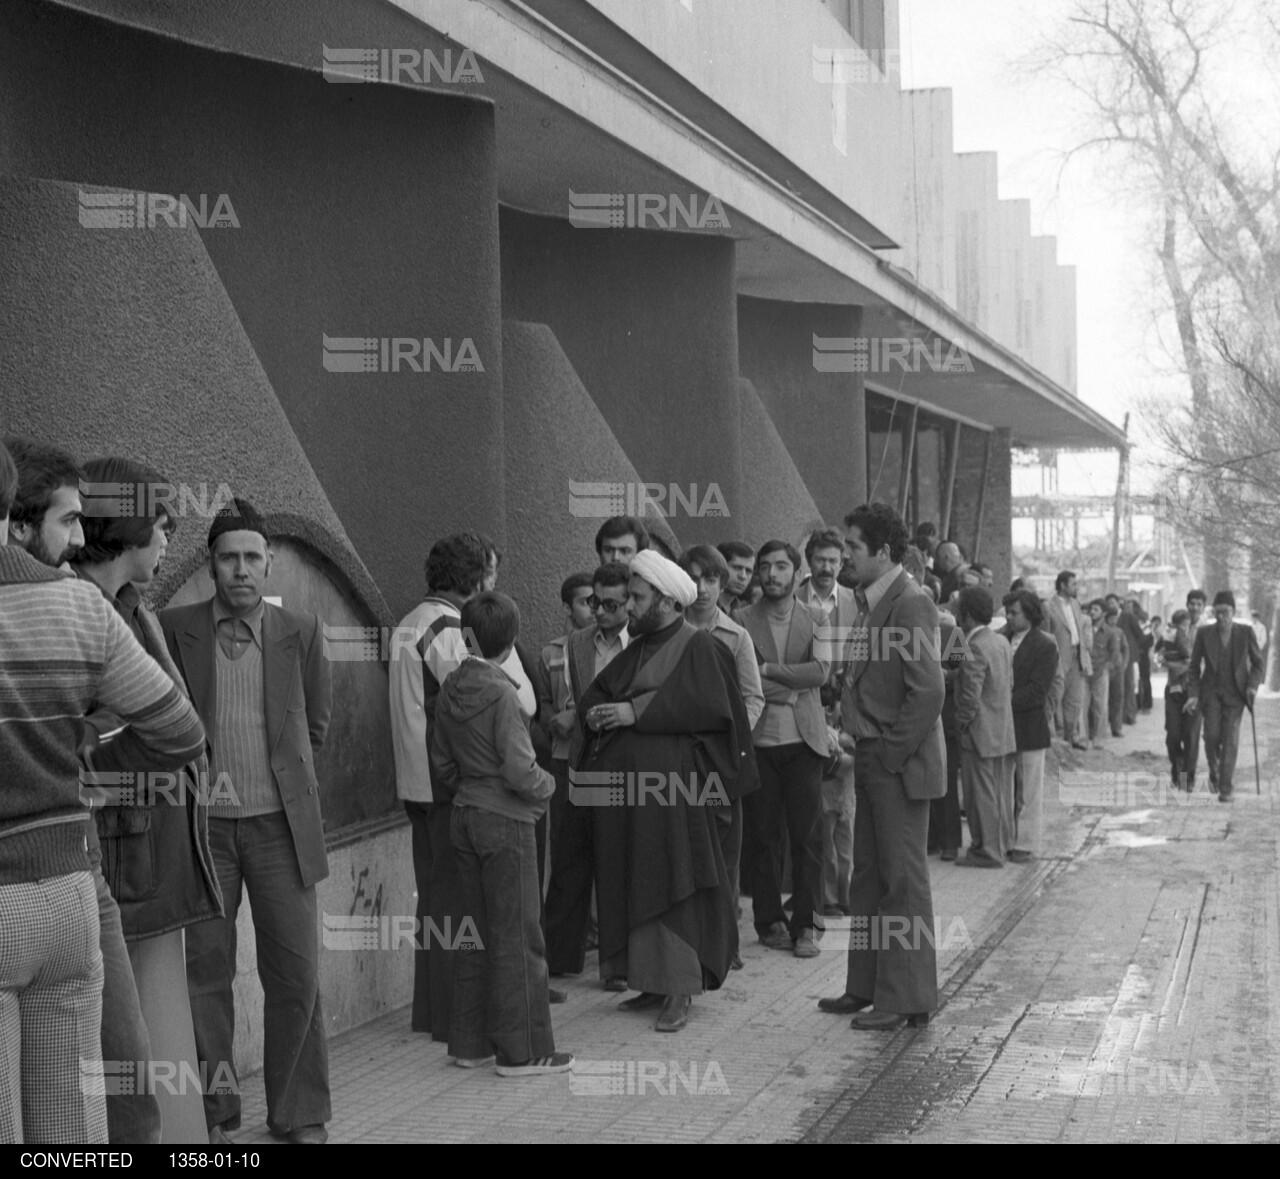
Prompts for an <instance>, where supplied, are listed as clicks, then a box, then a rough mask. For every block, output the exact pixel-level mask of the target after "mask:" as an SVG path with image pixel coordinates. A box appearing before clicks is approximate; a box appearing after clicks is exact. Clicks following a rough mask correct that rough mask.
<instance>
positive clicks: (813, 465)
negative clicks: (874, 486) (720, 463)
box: [738, 297, 867, 523]
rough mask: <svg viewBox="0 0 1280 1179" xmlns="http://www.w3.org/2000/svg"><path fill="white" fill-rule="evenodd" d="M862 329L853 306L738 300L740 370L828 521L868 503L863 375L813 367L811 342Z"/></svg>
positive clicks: (833, 520)
mask: <svg viewBox="0 0 1280 1179" xmlns="http://www.w3.org/2000/svg"><path fill="white" fill-rule="evenodd" d="M861 323H862V309H861V308H860V307H856V306H851V307H837V306H833V305H831V304H828V303H781V302H776V301H774V300H771V299H750V298H746V297H743V298H740V299H739V300H738V364H739V368H740V370H741V372H742V375H743V376H744V377H746V378H747V379H748V380H750V381H751V383H752V385H753V386H754V387H755V391H756V393H757V394H758V395H759V397H760V400H761V402H763V404H764V407H765V409H766V410H768V412H769V415H770V417H772V419H773V423H774V425H775V426H776V427H777V430H778V434H779V435H780V436H781V438H782V441H783V443H784V445H785V446H786V448H787V450H788V451H789V452H790V455H791V459H792V461H793V462H794V464H795V466H796V468H797V469H798V470H799V471H800V474H801V475H802V477H803V478H804V482H805V486H806V487H808V489H809V492H810V494H811V495H812V496H813V499H814V501H815V502H816V503H817V504H818V507H819V509H820V511H821V513H822V514H823V515H824V516H825V517H826V518H827V519H828V520H829V521H831V522H833V523H834V522H836V521H839V520H840V519H842V518H843V517H844V515H845V513H846V512H848V511H849V510H850V509H851V508H854V507H857V505H858V504H860V503H862V502H863V500H864V499H865V498H866V485H867V443H866V408H865V402H864V400H863V385H862V376H861V375H860V374H858V373H824V372H818V371H817V369H816V368H814V364H813V337H814V336H822V337H839V338H847V337H851V336H857V335H858V334H859V332H860V331H861ZM745 469H746V471H747V474H748V476H750V475H751V473H752V468H751V467H750V466H749V465H746V467H745Z"/></svg>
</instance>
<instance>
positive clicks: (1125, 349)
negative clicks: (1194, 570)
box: [900, 0, 1184, 494]
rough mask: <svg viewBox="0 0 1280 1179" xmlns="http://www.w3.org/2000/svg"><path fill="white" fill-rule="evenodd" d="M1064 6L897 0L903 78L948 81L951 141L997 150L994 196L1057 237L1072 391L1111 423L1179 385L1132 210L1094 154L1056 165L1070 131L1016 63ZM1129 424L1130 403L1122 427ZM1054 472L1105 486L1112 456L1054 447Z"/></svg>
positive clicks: (1019, 0)
mask: <svg viewBox="0 0 1280 1179" xmlns="http://www.w3.org/2000/svg"><path fill="white" fill-rule="evenodd" d="M1068 7H1069V3H1068V2H1067V0H901V7H900V15H901V55H902V61H901V68H902V84H903V87H904V88H924V87H933V86H945V87H949V88H951V90H952V91H953V111H954V118H955V127H954V136H955V147H956V150H957V151H996V152H998V153H999V175H1000V196H1001V197H1002V198H1015V197H1025V198H1029V199H1030V201H1031V229H1032V232H1033V233H1046V234H1053V235H1055V236H1056V237H1057V239H1058V261H1059V262H1061V263H1067V264H1072V265H1074V266H1075V267H1076V303H1077V322H1078V329H1077V330H1078V335H1077V371H1078V373H1079V385H1078V389H1079V394H1080V398H1081V400H1082V401H1085V402H1086V403H1088V404H1089V405H1090V406H1092V407H1093V408H1095V409H1097V410H1099V411H1101V412H1102V413H1103V414H1105V415H1106V416H1107V417H1109V418H1110V419H1111V420H1113V421H1114V422H1116V423H1117V424H1119V423H1120V422H1121V421H1123V418H1124V411H1125V410H1126V409H1129V410H1134V411H1136V409H1137V407H1138V404H1139V402H1140V401H1141V400H1142V399H1143V398H1146V397H1152V396H1157V397H1159V396H1163V397H1174V396H1179V395H1180V394H1181V390H1182V388H1183V387H1184V386H1183V385H1182V384H1181V381H1180V378H1178V377H1176V376H1174V375H1171V373H1170V372H1169V361H1168V359H1167V358H1166V357H1164V356H1163V354H1162V350H1161V346H1160V340H1159V336H1158V333H1157V332H1156V330H1155V327H1154V324H1153V321H1152V313H1151V292H1152V285H1151V284H1152V283H1153V282H1157V281H1158V278H1157V276H1156V275H1155V273H1154V271H1153V269H1152V266H1151V262H1150V257H1149V253H1148V251H1147V248H1146V247H1147V241H1146V230H1145V227H1144V224H1143V221H1142V218H1141V215H1140V214H1138V213H1137V212H1136V211H1135V210H1132V209H1128V208H1126V207H1125V206H1124V205H1123V204H1122V203H1121V202H1119V201H1117V200H1116V199H1115V197H1114V196H1113V195H1112V193H1111V192H1110V191H1109V190H1108V186H1107V185H1106V184H1105V183H1104V180H1105V177H1102V176H1101V175H1099V174H1097V170H1098V169H1100V168H1102V167H1104V166H1105V165H1104V164H1103V163H1101V162H1100V161H1096V160H1094V159H1085V158H1081V157H1077V158H1076V160H1074V161H1073V162H1072V163H1071V165H1070V166H1069V167H1068V168H1067V169H1066V171H1065V172H1064V171H1063V170H1062V167H1061V163H1062V156H1063V153H1064V152H1065V151H1066V150H1067V149H1068V148H1070V147H1071V146H1072V145H1073V143H1074V136H1075V133H1076V132H1075V128H1073V126H1072V125H1071V123H1070V122H1069V120H1068V118H1067V117H1066V115H1065V112H1064V104H1063V102H1062V100H1061V97H1060V93H1059V92H1058V91H1057V90H1056V89H1054V88H1053V87H1052V86H1051V85H1050V84H1048V83H1047V82H1046V81H1045V80H1044V79H1036V78H1033V79H1031V80H1030V81H1027V80H1024V79H1023V78H1022V76H1021V73H1020V71H1018V70H1017V69H1016V68H1015V66H1016V63H1017V62H1018V61H1019V60H1020V59H1021V58H1022V57H1023V56H1024V55H1025V54H1026V53H1027V51H1028V50H1029V49H1030V48H1031V47H1032V46H1033V45H1034V44H1035V43H1036V40H1037V37H1038V35H1039V33H1040V31H1041V30H1042V29H1044V28H1045V26H1046V25H1049V26H1051V25H1052V24H1053V23H1054V22H1055V21H1060V20H1061V19H1062V17H1063V14H1064V13H1065V11H1066V10H1067V9H1068ZM1162 369H1163V370H1164V371H1161V370H1162ZM1138 426H1139V423H1138V421H1137V414H1136V412H1135V413H1134V422H1133V423H1132V424H1131V427H1130V429H1131V434H1137V433H1138ZM1029 474H1030V473H1029V472H1027V473H1024V475H1023V476H1022V480H1025V479H1026V477H1027V475H1029ZM1060 475H1061V484H1060V486H1061V490H1062V491H1063V492H1065V493H1073V492H1086V491H1090V490H1092V491H1093V492H1094V493H1106V494H1110V493H1112V492H1114V490H1115V478H1116V459H1115V457H1114V455H1091V456H1080V457H1069V456H1065V455H1064V456H1063V457H1062V459H1061V461H1060ZM1022 480H1019V478H1018V475H1017V474H1016V473H1015V481H1016V483H1015V491H1023V492H1027V493H1030V492H1033V491H1038V490H1039V481H1038V479H1036V480H1035V485H1034V486H1029V485H1025V483H1024V484H1023V485H1022V486H1018V485H1017V483H1019V482H1022ZM1138 481H1139V482H1140V481H1141V479H1139V480H1138ZM1135 489H1137V488H1136V487H1135Z"/></svg>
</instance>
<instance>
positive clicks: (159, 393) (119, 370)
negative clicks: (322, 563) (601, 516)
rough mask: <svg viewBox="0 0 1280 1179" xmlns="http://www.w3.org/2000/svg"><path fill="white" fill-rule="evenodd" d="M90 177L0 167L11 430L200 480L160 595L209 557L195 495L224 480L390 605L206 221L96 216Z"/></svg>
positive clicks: (6, 423)
mask: <svg viewBox="0 0 1280 1179" xmlns="http://www.w3.org/2000/svg"><path fill="white" fill-rule="evenodd" d="M81 190H82V186H78V185H74V184H70V185H69V184H59V183H55V182H52V181H46V180H31V179H27V178H23V177H12V176H0V431H2V432H3V433H13V434H29V435H32V436H34V437H38V438H43V439H46V440H48V441H50V442H55V443H58V444H60V445H62V446H63V447H65V448H66V449H67V450H70V451H71V452H72V453H73V454H74V455H75V456H76V457H77V458H79V459H87V458H90V457H92V456H94V455H102V454H123V455H127V456H131V457H136V458H139V459H144V460H146V461H148V462H150V463H151V464H153V465H154V466H155V467H157V468H158V469H159V470H160V472H161V474H163V475H165V476H166V478H168V479H169V480H171V481H173V482H175V483H185V484H187V485H188V488H189V493H188V494H187V495H186V496H185V497H183V496H182V495H179V498H178V499H177V504H178V507H179V509H181V510H188V511H189V514H187V515H184V516H183V517H182V519H181V520H180V522H179V527H178V531H177V535H176V536H175V539H174V542H173V544H172V545H171V546H170V549H169V559H168V560H167V561H166V563H165V566H164V569H163V572H162V575H161V578H160V580H159V582H158V583H157V585H156V587H155V591H154V597H155V600H156V601H158V602H164V601H167V600H168V597H169V595H170V594H171V593H172V591H173V590H174V589H175V588H176V587H177V586H178V585H180V584H181V583H182V582H183V581H184V580H185V579H186V578H187V577H188V576H189V575H190V574H191V573H192V571H193V570H195V569H196V568H197V567H198V566H199V565H200V564H201V563H202V562H203V561H204V559H205V554H206V549H205V544H204V537H205V535H206V533H207V531H208V526H209V522H208V520H207V519H205V518H203V517H201V516H200V515H198V514H197V512H198V506H199V505H201V504H203V506H204V507H206V508H212V507H213V505H214V503H215V502H216V501H217V498H218V495H219V487H220V486H221V485H223V484H226V485H228V486H229V488H230V490H231V491H233V492H234V493H236V494H244V495H247V496H248V497H249V498H250V499H251V500H253V501H254V502H255V503H256V504H257V505H258V507H259V508H260V509H261V510H262V511H263V512H265V513H266V514H267V516H268V518H269V520H270V521H271V523H272V525H273V526H275V527H277V528H279V529H280V530H281V531H284V532H287V533H288V534H290V535H293V536H296V537H298V538H299V539H301V540H303V541H305V542H306V543H307V544H309V545H310V546H311V547H312V548H315V549H317V550H318V551H319V552H320V553H322V554H323V555H324V556H325V557H327V558H328V559H329V560H330V561H332V562H333V563H334V565H335V566H336V569H337V571H338V573H339V575H340V576H342V577H344V578H345V579H346V581H347V582H348V583H349V588H350V589H351V590H352V591H353V596H354V598H355V600H356V602H357V603H358V604H359V605H360V606H362V607H363V608H364V609H365V610H366V611H367V612H368V613H369V614H370V616H371V617H376V616H377V615H378V614H379V613H385V611H386V606H385V604H384V603H383V601H382V598H381V595H380V594H379V593H378V590H377V588H376V587H375V586H374V583H373V581H372V579H371V578H370V576H369V573H368V571H367V570H366V569H365V567H364V565H363V564H362V563H361V561H360V559H359V557H358V556H357V555H356V553H355V550H354V548H353V547H352V545H351V542H350V540H349V539H348V537H347V534H346V532H345V531H344V529H343V527H342V524H341V523H340V522H339V520H338V518H337V516H336V515H335V513H334V511H333V508H332V507H331V506H330V503H329V500H328V498H327V496H326V495H325V491H324V489H323V488H322V487H321V485H320V481H319V480H318V479H317V478H316V474H315V472H314V471H313V470H312V468H311V466H310V464H309V463H308V461H307V456H306V455H305V454H304V452H303V449H302V447H301V446H300V445H299V443H298V440H297V438H295V437H294V434H293V431H292V430H291V429H290V426H289V422H288V419H287V418H286V417H285V415H284V413H283V411H282V410H281V408H280V404H279V402H278V401H277V400H276V398H275V395H274V393H273V392H272V389H271V385H270V383H269V382H268V380H267V378H266V376H265V374H264V373H263V371H262V366H261V365H260V364H259V363H258V359H257V357H256V356H255V354H254V351H253V347H252V345H251V344H250V342H249V340H248V339H247V338H246V336H245V334H244V330H243V328H242V327H241V326H240V322H239V320H238V319H237V318H236V314H235V310H234V308H233V307H232V306H231V303H230V301H229V300H228V299H227V296H226V293H225V292H224V291H223V289H222V285H221V283H220V282H219V280H218V274H217V272H216V271H215V270H214V267H213V264H212V263H211V262H210V260H209V256H208V254H207V253H206V252H205V249H204V246H203V245H202V244H201V241H200V237H199V235H198V234H197V233H196V232H195V231H194V230H193V229H191V228H189V227H188V228H187V229H185V230H184V229H156V230H146V231H144V230H123V229H122V230H112V229H87V228H85V227H83V226H82V225H81V224H80V219H79V208H80V206H79V194H80V192H81Z"/></svg>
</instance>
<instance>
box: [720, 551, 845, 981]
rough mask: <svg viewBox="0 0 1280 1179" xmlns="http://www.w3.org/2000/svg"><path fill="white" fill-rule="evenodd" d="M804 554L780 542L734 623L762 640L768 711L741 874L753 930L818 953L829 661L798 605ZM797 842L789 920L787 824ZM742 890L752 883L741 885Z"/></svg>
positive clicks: (756, 734)
mask: <svg viewBox="0 0 1280 1179" xmlns="http://www.w3.org/2000/svg"><path fill="white" fill-rule="evenodd" d="M799 568H800V553H799V552H798V551H797V550H796V548H795V546H794V545H790V544H787V542H786V541H782V540H771V541H768V542H766V543H765V544H764V545H763V546H762V547H761V549H760V551H759V553H758V554H757V556H756V570H757V571H758V573H759V575H760V584H761V587H762V588H763V589H764V597H763V598H762V599H761V600H760V601H759V602H757V603H756V604H755V605H754V606H751V607H748V608H747V609H746V610H743V611H742V612H741V613H740V614H739V615H738V618H737V621H738V623H739V625H741V626H743V627H745V628H746V631H747V633H748V634H749V635H750V636H751V640H752V642H753V643H755V647H756V656H757V658H758V659H759V661H760V683H761V687H762V688H763V689H764V700H765V707H764V712H763V713H761V715H760V719H759V720H758V721H756V723H755V727H754V728H753V729H752V732H751V738H752V744H753V745H754V746H755V752H756V765H757V766H758V767H759V770H760V788H759V789H758V790H756V791H754V792H753V793H751V794H748V795H746V796H745V797H744V798H743V800H742V814H743V839H742V843H743V856H742V859H743V875H744V876H745V877H747V878H748V879H749V880H750V882H751V906H752V910H753V914H754V917H755V926H756V932H757V933H758V934H759V935H760V940H761V941H762V942H763V943H764V944H765V945H766V946H769V947H770V948H771V949H775V950H790V951H791V952H792V953H793V954H795V956H796V957H797V958H812V957H815V956H816V955H817V954H818V952H819V951H818V943H817V941H816V939H815V937H814V932H813V931H814V927H815V926H817V927H818V928H819V929H821V928H822V802H821V788H822V765H823V762H824V760H825V759H826V757H827V755H828V753H829V752H830V751H829V749H828V741H827V722H826V718H825V717H824V716H823V713H822V699H821V695H820V691H819V689H820V688H821V687H822V685H823V684H824V683H826V680H827V675H828V673H829V672H830V664H829V663H828V662H826V661H824V660H822V659H819V658H818V657H817V656H816V655H815V653H814V623H813V619H812V617H811V616H810V614H809V612H808V610H807V609H806V608H805V607H804V606H801V605H798V604H797V603H796V599H795V589H796V580H797V577H798V574H799ZM784 815H785V818H786V831H787V832H788V834H789V835H790V838H791V876H792V888H791V921H790V923H789V924H788V923H787V921H786V914H785V913H784V911H783V908H782V883H781V880H780V867H781V861H782V838H783V836H782V832H783V817H784ZM744 891H745V883H744Z"/></svg>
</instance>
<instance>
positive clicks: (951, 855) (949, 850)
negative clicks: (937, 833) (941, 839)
mask: <svg viewBox="0 0 1280 1179" xmlns="http://www.w3.org/2000/svg"><path fill="white" fill-rule="evenodd" d="M956 855H957V851H956V849H955V848H954V847H944V848H943V849H942V858H943V859H944V860H948V861H950V860H954V859H955V858H956Z"/></svg>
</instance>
